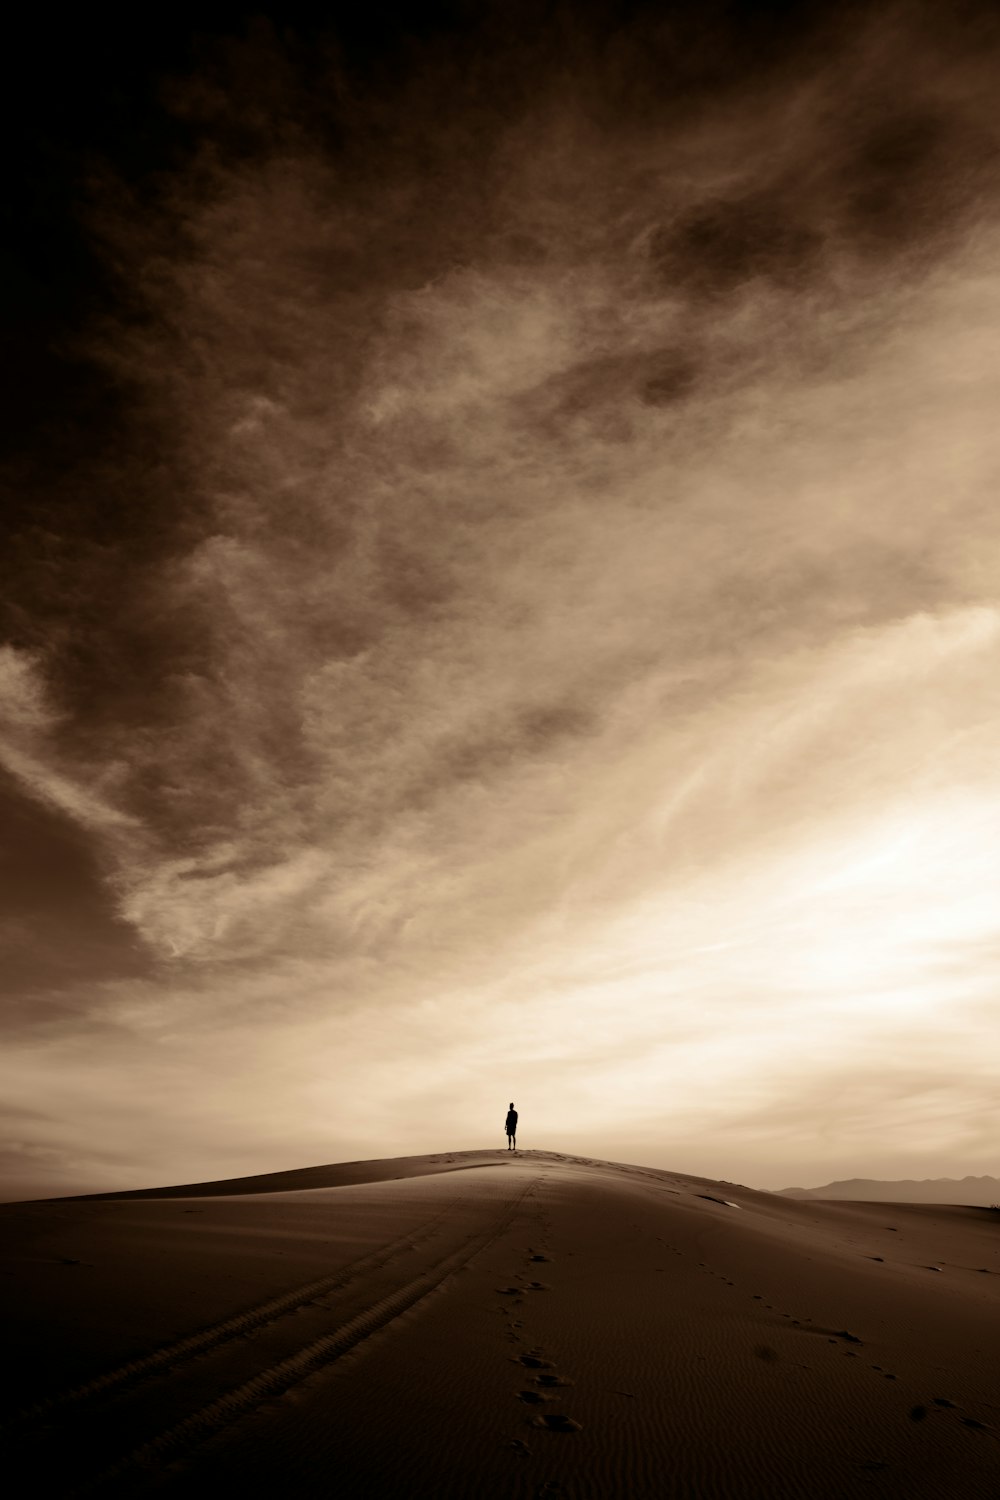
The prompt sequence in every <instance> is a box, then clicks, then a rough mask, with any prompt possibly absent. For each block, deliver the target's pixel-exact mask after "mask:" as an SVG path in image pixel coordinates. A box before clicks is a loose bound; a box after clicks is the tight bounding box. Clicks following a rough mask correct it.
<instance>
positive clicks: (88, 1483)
mask: <svg viewBox="0 0 1000 1500" xmlns="http://www.w3.org/2000/svg"><path fill="white" fill-rule="evenodd" d="M534 1186H535V1183H534V1182H529V1183H528V1184H527V1185H526V1186H525V1187H524V1188H523V1189H522V1190H521V1191H520V1193H518V1194H517V1196H516V1197H515V1198H514V1199H513V1200H512V1201H511V1202H510V1203H508V1204H507V1205H506V1206H505V1208H504V1209H503V1210H502V1212H501V1213H500V1214H499V1216H498V1217H497V1218H496V1219H494V1220H493V1222H492V1223H491V1224H490V1225H489V1226H488V1227H487V1228H486V1229H485V1230H481V1231H480V1232H479V1233H478V1234H475V1235H472V1236H471V1237H470V1238H468V1239H466V1240H464V1241H463V1242H462V1243H461V1244H460V1245H458V1246H457V1247H456V1248H455V1249H453V1250H451V1251H449V1252H448V1253H447V1254H446V1255H444V1256H441V1257H440V1258H439V1259H438V1260H436V1261H434V1262H433V1263H432V1264H431V1265H430V1266H428V1267H427V1268H426V1269H425V1270H424V1271H422V1272H421V1273H420V1274H419V1275H418V1276H415V1277H413V1278H412V1279H411V1280H409V1281H407V1282H405V1283H404V1284H403V1285H402V1286H399V1287H397V1288H396V1289H395V1290H393V1291H391V1292H389V1293H387V1294H386V1295H385V1296H382V1297H380V1298H378V1299H377V1300H376V1301H375V1302H373V1303H372V1304H371V1305H370V1306H368V1307H366V1308H364V1309H363V1310H362V1311H361V1312H359V1313H358V1314H356V1315H355V1316H354V1317H353V1318H351V1319H349V1321H348V1322H346V1323H345V1324H343V1325H342V1326H341V1327H340V1328H337V1329H335V1330H334V1331H332V1332H331V1333H328V1334H325V1335H324V1336H323V1337H322V1338H319V1339H315V1340H313V1341H312V1342H310V1343H308V1344H306V1345H304V1346H303V1347H302V1348H301V1349H298V1350H297V1351H296V1352H295V1353H294V1354H291V1355H289V1356H288V1357H287V1358H285V1359H282V1360H280V1361H279V1362H278V1363H276V1364H274V1365H271V1366H269V1367H268V1368H266V1369H264V1370H261V1371H259V1372H258V1374H256V1375H255V1376H253V1377H252V1378H251V1379H250V1380H247V1381H244V1382H243V1384H242V1385H239V1386H237V1387H235V1388H234V1389H231V1390H228V1391H225V1392H223V1393H222V1394H221V1395H219V1396H217V1397H216V1398H215V1400H213V1401H211V1402H209V1403H208V1404H207V1405H205V1406H202V1407H201V1408H200V1409H198V1410H197V1411H194V1412H191V1413H190V1414H189V1415H188V1416H186V1417H184V1418H182V1419H181V1421H179V1422H176V1423H174V1424H173V1425H172V1426H171V1427H169V1428H167V1429H165V1430H164V1431H162V1432H160V1433H158V1434H157V1435H155V1436H154V1437H152V1438H148V1439H147V1440H146V1441H145V1442H143V1443H141V1444H140V1445H139V1446H137V1447H135V1448H133V1449H131V1450H130V1451H127V1452H126V1453H123V1454H121V1455H120V1456H119V1457H118V1458H117V1459H112V1460H111V1461H110V1462H109V1463H105V1465H104V1467H102V1468H101V1470H100V1471H99V1472H98V1473H96V1474H94V1475H92V1476H91V1477H90V1478H89V1479H85V1480H83V1481H82V1482H78V1483H77V1484H76V1485H75V1487H73V1488H71V1489H69V1490H67V1491H66V1494H67V1495H70V1496H73V1497H77V1496H79V1497H84V1496H88V1495H92V1494H96V1493H99V1492H100V1490H102V1489H103V1488H104V1487H105V1486H107V1485H110V1484H113V1483H114V1482H115V1481H116V1480H118V1479H120V1478H122V1477H124V1476H125V1475H127V1474H128V1473H130V1472H131V1471H134V1470H137V1469H139V1470H142V1469H148V1470H156V1469H159V1468H161V1467H162V1466H163V1465H164V1464H165V1463H169V1462H171V1461H176V1459H177V1458H178V1457H179V1456H181V1455H182V1454H183V1453H184V1452H186V1451H190V1450H191V1449H193V1448H195V1447H197V1446H198V1445H200V1444H202V1443H204V1442H207V1441H208V1439H209V1438H212V1437H214V1436H215V1435H216V1434H217V1433H219V1432H221V1431H222V1430H223V1429H224V1428H225V1427H228V1426H230V1425H231V1424H232V1423H234V1422H236V1421H238V1420H240V1419H241V1418H243V1417H245V1416H247V1415H248V1414H249V1413H251V1412H252V1411H253V1410H254V1408H256V1407H259V1406H260V1405H262V1404H263V1403H264V1402H265V1401H268V1400H270V1399H272V1398H273V1397H275V1396H279V1395H282V1394H283V1393H284V1392H286V1391H288V1390H290V1389H291V1388H292V1387H293V1386H295V1385H298V1384H299V1383H300V1382H301V1381H303V1380H305V1379H307V1378H308V1377H309V1376H310V1375H314V1374H316V1373H317V1371H319V1370H322V1369H324V1368H326V1367H327V1366H328V1365H331V1364H333V1363H334V1362H335V1361H336V1360H338V1359H341V1358H342V1357H343V1356H344V1355H345V1354H348V1353H349V1352H350V1351H351V1350H352V1349H355V1348H356V1347H357V1346H358V1345H359V1344H361V1343H363V1342H364V1341H365V1340H366V1339H369V1338H371V1337H372V1335H373V1334H375V1333H378V1332H380V1331H381V1330H382V1329H384V1328H387V1327H388V1326H389V1325H390V1324H391V1323H393V1322H394V1321H395V1320H396V1319H397V1318H399V1317H401V1316H402V1315H403V1314H404V1313H406V1312H408V1311H409V1310H410V1309H411V1308H413V1307H415V1306H416V1305H417V1303H419V1302H421V1301H422V1300H423V1299H424V1298H425V1297H427V1296H429V1295H430V1293H431V1292H433V1291H436V1290H437V1289H438V1288H439V1287H440V1286H441V1285H442V1283H443V1282H444V1281H446V1280H447V1278H448V1277H449V1276H451V1275H453V1274H454V1273H455V1272H456V1271H458V1270H461V1269H462V1267H464V1266H466V1265H468V1264H469V1263H470V1262H471V1261H472V1260H473V1259H474V1258H475V1257H476V1256H477V1255H479V1254H481V1253H482V1251H483V1250H485V1249H486V1248H487V1247H488V1246H489V1245H491V1244H492V1243H493V1242H494V1241H495V1240H496V1239H497V1238H499V1236H500V1235H501V1234H503V1232H504V1230H505V1229H506V1228H507V1227H508V1226H509V1224H510V1223H511V1221H512V1219H513V1218H514V1215H515V1214H516V1212H517V1210H518V1209H519V1208H520V1206H521V1203H522V1202H523V1200H524V1198H525V1197H526V1196H527V1194H529V1193H530V1192H531V1191H532V1189H533V1188H534ZM446 1212H447V1210H442V1213H441V1214H440V1215H438V1216H436V1217H438V1218H440V1217H443V1216H444V1214H445V1213H446Z"/></svg>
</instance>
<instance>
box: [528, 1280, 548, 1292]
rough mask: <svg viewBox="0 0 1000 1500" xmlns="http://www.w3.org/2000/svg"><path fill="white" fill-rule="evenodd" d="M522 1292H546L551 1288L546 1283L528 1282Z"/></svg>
mask: <svg viewBox="0 0 1000 1500" xmlns="http://www.w3.org/2000/svg"><path fill="white" fill-rule="evenodd" d="M524 1290H525V1291H526V1292H548V1291H550V1290H551V1288H550V1286H549V1283H548V1282H547V1281H529V1282H528V1284H527V1286H526V1287H525V1288H524Z"/></svg>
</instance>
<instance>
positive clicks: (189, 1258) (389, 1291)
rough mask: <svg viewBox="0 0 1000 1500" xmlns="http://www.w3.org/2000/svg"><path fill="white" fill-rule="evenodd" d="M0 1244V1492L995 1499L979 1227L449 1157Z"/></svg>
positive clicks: (26, 1212) (18, 1232)
mask: <svg viewBox="0 0 1000 1500" xmlns="http://www.w3.org/2000/svg"><path fill="white" fill-rule="evenodd" d="M0 1233H2V1261H0V1269H2V1276H0V1287H2V1298H3V1317H4V1329H5V1338H4V1355H5V1357H4V1360H3V1381H4V1387H5V1389H4V1393H3V1396H4V1411H5V1421H4V1427H5V1432H4V1438H5V1448H6V1450H7V1463H8V1466H14V1468H13V1471H14V1472H16V1473H20V1474H21V1475H22V1476H26V1477H23V1478H22V1480H21V1481H20V1483H21V1485H22V1487H21V1488H20V1489H18V1490H17V1491H16V1493H17V1494H18V1495H27V1494H31V1495H38V1496H50V1495H67V1496H68V1495H91V1494H94V1495H147V1494H149V1495H160V1494H163V1495H167V1496H170V1495H175V1494H176V1495H178V1496H179V1495H182V1494H185V1495H192V1494H195V1495H200V1494H210V1493H211V1494H219V1495H227V1494H230V1493H232V1494H240V1493H247V1494H254V1495H255V1494H269V1495H271V1494H280V1495H286V1496H289V1495H290V1496H296V1495H304V1496H313V1495H315V1496H320V1495H323V1496H337V1497H345V1496H348V1497H354V1496H376V1495H384V1496H405V1497H406V1500H422V1497H431V1496H433V1497H436V1500H437V1497H480V1496H483V1497H490V1496H502V1497H511V1500H520V1497H525V1500H529V1497H546V1500H557V1497H559V1500H563V1497H566V1500H570V1497H578V1500H584V1497H601V1496H609V1497H610V1496H621V1497H633V1496H634V1497H645V1496H649V1497H676V1500H700V1497H705V1500H716V1497H718V1500H722V1497H733V1500H741V1497H757V1496H760V1497H768V1500H784V1497H788V1500H792V1497H794V1500H845V1497H851V1496H854V1495H859V1496H860V1495H864V1496H869V1495H871V1496H891V1497H900V1500H902V1497H907V1500H915V1497H922V1496H926V1497H929V1500H930V1497H934V1500H952V1497H954V1500H977V1497H984V1500H986V1497H988V1500H996V1497H997V1496H1000V1213H996V1212H993V1211H991V1210H990V1209H988V1208H973V1207H961V1206H954V1207H940V1206H930V1205H900V1204H877V1203H863V1204H861V1203H857V1204H852V1203H824V1202H818V1201H806V1202H800V1201H794V1200H789V1199H787V1198H781V1197H777V1196H773V1195H771V1194H768V1193H763V1192H757V1191H754V1190H752V1189H749V1188H745V1187H740V1186H736V1185H734V1184H731V1183H719V1182H712V1181H707V1180H703V1179H700V1178H695V1177H689V1176H683V1175H679V1174H676V1173H671V1172H666V1171H655V1170H652V1169H649V1168H643V1167H635V1166H627V1165H621V1164H615V1163H609V1162H602V1161H593V1160H588V1159H583V1158H579V1157H573V1156H564V1155H559V1154H558V1153H554V1152H545V1151H523V1152H517V1153H516V1154H513V1153H508V1152H506V1151H462V1152H455V1153H452V1154H448V1153H443V1154H440V1155H437V1156H424V1157H410V1158H400V1159H398V1160H393V1161H380V1162H354V1163H347V1164H339V1165H332V1166H325V1167H315V1168H309V1169H305V1170H303V1171H297V1172H288V1173H279V1174H271V1175H269V1176H266V1177H257V1178H242V1179H238V1180H233V1181H229V1182H218V1183H207V1184H190V1185H186V1186H183V1187H176V1188H162V1189H151V1190H149V1191H148V1192H142V1193H125V1194H119V1195H109V1196H105V1197H100V1198H85V1199H69V1198H63V1199H53V1200H48V1201H43V1202H31V1203H16V1204H7V1205H4V1206H3V1207H2V1208H0ZM9 1471H10V1470H9Z"/></svg>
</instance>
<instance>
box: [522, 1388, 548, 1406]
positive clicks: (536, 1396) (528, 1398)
mask: <svg viewBox="0 0 1000 1500" xmlns="http://www.w3.org/2000/svg"><path fill="white" fill-rule="evenodd" d="M517 1399H518V1401H524V1402H525V1403H526V1404H527V1405H528V1406H538V1405H539V1404H540V1403H541V1402H542V1401H548V1400H549V1397H548V1396H543V1395H542V1392H541V1391H518V1393H517Z"/></svg>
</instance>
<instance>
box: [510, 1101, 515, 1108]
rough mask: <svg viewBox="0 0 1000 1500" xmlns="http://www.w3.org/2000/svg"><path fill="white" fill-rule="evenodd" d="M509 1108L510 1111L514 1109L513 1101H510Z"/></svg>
mask: <svg viewBox="0 0 1000 1500" xmlns="http://www.w3.org/2000/svg"><path fill="white" fill-rule="evenodd" d="M510 1108H511V1109H513V1108H514V1101H513V1099H512V1100H511V1101H510Z"/></svg>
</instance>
